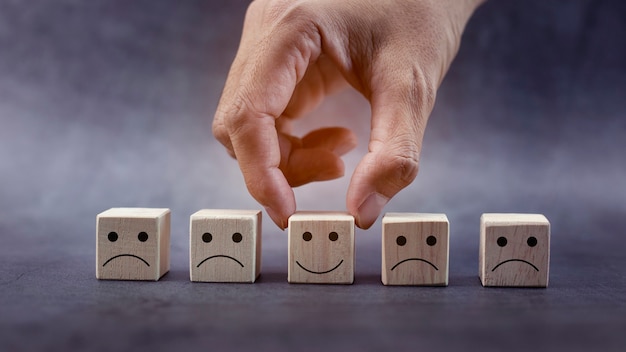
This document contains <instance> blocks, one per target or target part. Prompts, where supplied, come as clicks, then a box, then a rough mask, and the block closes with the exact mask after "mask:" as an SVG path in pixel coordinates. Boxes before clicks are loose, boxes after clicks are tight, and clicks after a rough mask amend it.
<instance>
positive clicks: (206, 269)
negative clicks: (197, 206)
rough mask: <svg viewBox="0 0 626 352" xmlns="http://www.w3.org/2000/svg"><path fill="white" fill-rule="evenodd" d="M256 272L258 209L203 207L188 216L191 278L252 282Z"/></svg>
mask: <svg viewBox="0 0 626 352" xmlns="http://www.w3.org/2000/svg"><path fill="white" fill-rule="evenodd" d="M260 273H261V212H260V211H259V210H229V209H203V210H199V211H198V212H196V213H194V214H193V215H191V217H190V220H189V276H190V279H191V281H196V282H249V283H253V282H255V281H256V279H257V278H258V277H259V275H260Z"/></svg>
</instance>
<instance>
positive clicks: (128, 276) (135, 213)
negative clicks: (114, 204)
mask: <svg viewBox="0 0 626 352" xmlns="http://www.w3.org/2000/svg"><path fill="white" fill-rule="evenodd" d="M169 270H170V210H169V209H161V208H158V209H157V208H111V209H109V210H106V211H104V212H102V213H100V214H98V216H97V217H96V277H97V278H98V279H105V280H154V281H157V280H159V279H160V278H161V277H162V276H163V275H165V273H167V272H168V271H169Z"/></svg>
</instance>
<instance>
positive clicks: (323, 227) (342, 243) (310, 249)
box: [287, 212, 354, 284]
mask: <svg viewBox="0 0 626 352" xmlns="http://www.w3.org/2000/svg"><path fill="white" fill-rule="evenodd" d="M288 226H289V245H288V246H289V255H288V257H289V263H288V275H287V281H289V282H290V283H320V284H351V283H353V282H354V217H353V216H352V215H349V214H347V213H332V212H298V213H295V214H294V215H292V216H291V217H290V218H289V225H288Z"/></svg>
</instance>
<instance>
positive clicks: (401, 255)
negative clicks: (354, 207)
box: [381, 213, 449, 286]
mask: <svg viewBox="0 0 626 352" xmlns="http://www.w3.org/2000/svg"><path fill="white" fill-rule="evenodd" d="M382 247H383V248H382V268H381V272H382V282H383V284H385V285H413V286H447V285H448V253H449V222H448V218H447V217H446V215H445V214H423V213H388V214H385V216H384V217H383V234H382Z"/></svg>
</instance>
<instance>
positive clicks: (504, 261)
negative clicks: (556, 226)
mask: <svg viewBox="0 0 626 352" xmlns="http://www.w3.org/2000/svg"><path fill="white" fill-rule="evenodd" d="M549 268H550V222H549V221H548V219H546V217H545V216H543V215H541V214H483V215H482V216H481V218H480V250H479V276H480V280H481V282H482V284H483V286H513V287H548V277H549Z"/></svg>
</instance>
